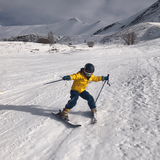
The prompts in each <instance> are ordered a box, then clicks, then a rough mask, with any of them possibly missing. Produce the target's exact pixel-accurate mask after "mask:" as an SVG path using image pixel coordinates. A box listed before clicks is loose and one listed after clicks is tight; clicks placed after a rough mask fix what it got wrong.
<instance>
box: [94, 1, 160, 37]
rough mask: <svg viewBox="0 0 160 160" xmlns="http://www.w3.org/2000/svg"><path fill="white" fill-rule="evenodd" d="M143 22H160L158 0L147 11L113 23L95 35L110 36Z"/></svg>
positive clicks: (159, 4) (159, 3)
mask: <svg viewBox="0 0 160 160" xmlns="http://www.w3.org/2000/svg"><path fill="white" fill-rule="evenodd" d="M143 22H160V1H159V0H158V1H157V2H155V3H154V4H153V5H151V6H150V7H148V8H147V9H145V10H143V11H141V12H139V13H137V14H135V15H133V16H131V17H129V18H127V19H125V20H123V21H119V22H116V23H113V24H111V25H109V26H106V27H104V28H102V29H100V30H98V31H97V32H95V33H94V35H97V34H108V33H109V34H111V33H116V32H118V31H121V30H123V29H125V28H127V27H131V26H133V25H136V24H139V23H143Z"/></svg>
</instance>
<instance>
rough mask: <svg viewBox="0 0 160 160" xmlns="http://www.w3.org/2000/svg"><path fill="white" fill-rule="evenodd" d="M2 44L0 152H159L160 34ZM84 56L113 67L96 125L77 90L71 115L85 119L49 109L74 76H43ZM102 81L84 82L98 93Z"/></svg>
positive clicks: (80, 62) (29, 157)
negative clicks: (133, 40) (128, 39)
mask: <svg viewBox="0 0 160 160" xmlns="http://www.w3.org/2000/svg"><path fill="white" fill-rule="evenodd" d="M53 47H54V48H53ZM0 48H1V50H0V59H1V61H0V91H3V93H2V94H0V159H2V160H13V159H14V160H124V159H126V160H131V159H134V160H153V159H155V160H159V159H160V152H159V150H160V125H159V123H160V107H159V106H160V39H156V40H151V41H147V42H141V43H139V44H138V45H134V46H120V45H119V46H117V45H111V46H109V47H104V46H95V47H94V48H88V47H87V46H84V45H77V46H74V47H69V46H67V45H59V44H56V45H54V46H50V45H43V44H36V43H26V44H24V43H20V42H19V43H18V42H11V43H9V42H0ZM55 48H56V49H55ZM88 62H91V63H93V64H94V65H95V68H96V70H95V75H100V76H101V75H107V74H108V73H109V74H110V84H111V86H110V87H109V86H108V85H105V86H104V88H103V90H102V93H101V95H100V97H99V99H98V101H97V109H98V123H97V124H96V125H90V122H91V121H90V116H91V115H90V109H89V107H88V105H87V103H86V101H84V100H83V99H81V98H79V100H78V103H77V105H76V107H75V108H73V109H72V110H71V111H70V112H69V117H70V119H71V121H73V122H75V123H76V122H77V123H80V124H82V127H80V128H77V129H73V128H70V127H69V126H67V125H65V124H63V123H62V122H58V121H57V120H56V118H54V117H53V116H52V114H51V112H52V111H58V110H59V109H62V108H63V107H64V106H65V104H66V103H67V101H68V99H69V97H70V95H69V91H70V88H71V85H72V81H67V82H66V81H61V82H57V83H52V84H50V85H43V84H44V83H46V82H50V81H54V80H58V79H61V76H64V75H69V74H72V73H76V72H77V71H79V69H80V68H81V67H83V66H84V65H85V64H86V63H88ZM101 87H102V82H97V83H94V82H93V83H91V84H89V86H88V88H87V90H88V91H89V92H90V93H91V94H92V95H93V97H95V98H96V97H97V95H98V92H99V91H100V88H101Z"/></svg>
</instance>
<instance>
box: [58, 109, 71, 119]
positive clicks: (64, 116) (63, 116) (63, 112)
mask: <svg viewBox="0 0 160 160" xmlns="http://www.w3.org/2000/svg"><path fill="white" fill-rule="evenodd" d="M69 110H70V109H67V108H63V111H61V112H60V113H59V115H60V117H61V118H62V119H64V120H66V121H69V118H68V112H69Z"/></svg>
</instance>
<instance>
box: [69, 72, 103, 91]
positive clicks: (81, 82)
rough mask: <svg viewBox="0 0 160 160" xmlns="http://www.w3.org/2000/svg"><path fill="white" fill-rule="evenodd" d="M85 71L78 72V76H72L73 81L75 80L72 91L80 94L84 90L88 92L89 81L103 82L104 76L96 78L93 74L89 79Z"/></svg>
mask: <svg viewBox="0 0 160 160" xmlns="http://www.w3.org/2000/svg"><path fill="white" fill-rule="evenodd" d="M83 70H84V69H81V71H79V72H77V73H76V74H73V75H70V77H71V80H74V82H73V85H72V88H71V90H74V91H77V92H78V93H82V92H83V91H84V90H86V87H87V86H88V84H89V81H94V82H98V81H102V76H94V75H93V74H92V76H91V77H90V78H88V77H87V76H85V73H84V71H83Z"/></svg>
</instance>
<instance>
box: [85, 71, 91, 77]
mask: <svg viewBox="0 0 160 160" xmlns="http://www.w3.org/2000/svg"><path fill="white" fill-rule="evenodd" d="M84 72H85V74H86V76H88V77H90V76H91V75H92V74H93V73H91V72H88V71H86V70H84Z"/></svg>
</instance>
